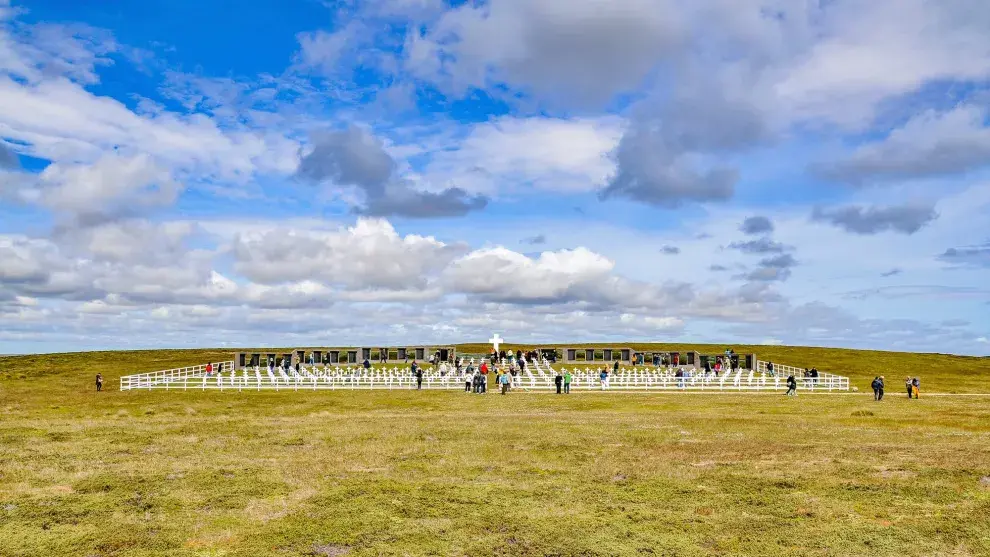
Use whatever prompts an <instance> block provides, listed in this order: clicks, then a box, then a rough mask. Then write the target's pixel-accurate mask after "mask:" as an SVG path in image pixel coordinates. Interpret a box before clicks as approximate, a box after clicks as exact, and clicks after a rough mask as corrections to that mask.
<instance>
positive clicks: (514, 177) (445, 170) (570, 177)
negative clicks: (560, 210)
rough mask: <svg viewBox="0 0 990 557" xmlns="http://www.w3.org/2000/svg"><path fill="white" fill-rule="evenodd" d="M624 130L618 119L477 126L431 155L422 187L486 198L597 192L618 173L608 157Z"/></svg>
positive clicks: (504, 122) (521, 121)
mask: <svg viewBox="0 0 990 557" xmlns="http://www.w3.org/2000/svg"><path fill="white" fill-rule="evenodd" d="M622 126H623V123H622V121H621V120H620V119H617V118H602V119H570V120H568V119H557V118H511V117H505V118H501V119H499V120H496V121H494V122H489V123H483V124H478V125H476V126H474V128H473V129H472V130H471V131H470V133H468V135H467V137H465V138H463V139H462V140H460V141H458V142H457V143H456V144H455V145H454V146H453V147H452V148H444V149H442V150H439V151H436V152H435V153H434V154H433V156H432V158H431V161H430V163H429V164H428V165H427V167H426V169H425V170H424V172H423V174H424V175H425V176H424V177H425V180H424V182H425V184H434V185H435V186H441V185H444V186H459V187H461V188H464V189H466V190H468V191H472V192H480V193H486V194H495V193H499V192H503V193H509V192H522V191H526V190H527V189H530V188H537V189H541V190H547V191H557V192H588V191H594V190H596V189H598V188H600V187H601V186H602V185H603V184H604V183H605V181H606V180H607V178H608V177H609V176H610V175H611V174H612V173H613V172H614V170H615V163H614V162H613V161H612V160H611V159H610V157H609V154H610V153H611V151H612V150H613V149H614V148H615V146H616V145H617V143H618V140H619V137H620V136H621V134H622Z"/></svg>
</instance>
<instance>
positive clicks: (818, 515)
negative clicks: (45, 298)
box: [0, 344, 990, 557]
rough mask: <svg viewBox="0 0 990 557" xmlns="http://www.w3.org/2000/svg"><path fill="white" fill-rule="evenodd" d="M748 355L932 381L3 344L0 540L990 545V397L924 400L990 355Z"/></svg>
mask: <svg viewBox="0 0 990 557" xmlns="http://www.w3.org/2000/svg"><path fill="white" fill-rule="evenodd" d="M603 346H604V345H603ZM632 347H633V348H635V349H648V350H654V349H655V350H659V349H668V350H682V351H683V350H688V349H697V350H699V351H702V352H714V351H719V350H722V349H723V348H724V347H711V346H697V345H695V346H687V345H642V344H634V345H633V346H632ZM510 348H515V346H514V345H513V346H510ZM734 348H735V349H736V350H737V351H738V352H740V353H745V352H748V351H750V350H752V351H753V352H755V353H757V354H759V355H760V357H761V358H763V357H769V358H771V359H773V360H775V361H778V362H780V363H785V364H791V365H797V366H801V367H807V366H817V367H819V368H820V369H822V370H826V371H835V372H837V373H843V374H846V375H849V376H851V377H853V379H854V381H855V382H856V383H857V384H858V385H859V386H860V387H861V389H862V388H865V387H866V386H867V383H868V381H869V379H872V377H873V375H875V374H877V373H884V374H886V375H887V376H888V377H891V376H894V377H895V378H896V377H897V376H898V373H897V372H892V371H891V369H897V370H900V371H899V373H900V374H903V373H904V371H903V370H904V369H906V368H909V369H915V370H928V371H915V372H913V373H918V374H919V375H921V377H922V378H923V381H924V383H923V385H924V386H925V387H926V388H925V389H924V390H923V393H924V394H923V396H922V398H921V399H920V400H908V399H907V398H906V397H905V396H903V395H902V394H901V393H900V391H899V390H898V389H892V391H891V392H890V393H889V395H888V398H887V399H885V400H884V401H882V402H879V403H878V402H874V401H873V400H872V397H871V394H870V393H859V394H854V395H850V396H807V395H804V396H799V397H797V398H788V397H784V396H780V395H779V393H778V394H777V395H771V394H766V395H760V396H745V395H734V394H704V395H680V394H673V393H671V394H664V395H656V394H610V393H601V392H594V391H592V392H584V393H577V394H574V395H569V396H563V395H562V396H557V395H553V394H550V393H543V394H525V393H516V392H513V393H510V394H509V395H507V396H501V395H497V394H489V395H486V396H481V395H471V394H465V393H463V392H453V391H421V392H416V391H392V392H390V391H322V392H281V393H276V392H270V391H269V392H250V393H237V392H233V391H228V392H217V391H206V392H196V391H191V392H185V393H176V392H162V391H154V392H128V393H121V392H114V391H115V389H116V384H115V383H116V379H117V377H119V376H120V375H123V374H128V373H135V372H140V371H153V370H158V369H163V368H171V367H177V366H183V365H189V364H195V363H201V362H205V361H208V360H213V361H216V360H221V359H222V360H226V359H229V358H230V357H231V354H232V352H231V351H230V350H152V351H122V352H91V353H80V354H56V355H35V356H16V357H5V358H0V378H2V380H0V415H2V416H3V417H2V419H0V555H2V556H4V557H7V556H10V557H35V556H39V557H40V556H46V557H47V556H49V555H80V556H97V555H98V556H114V557H146V556H152V555H169V556H177V557H178V556H181V557H187V556H188V557H201V556H224V557H239V556H244V557H247V556H251V557H256V556H272V557H306V556H310V557H311V556H340V555H348V556H351V557H360V556H364V555H369V556H370V555H464V556H482V557H495V556H500V555H520V556H534V557H536V556H544V555H558V556H599V555H600V556H606V555H608V556H612V555H619V556H634V555H686V556H708V555H721V556H729V555H741V556H742V555H746V556H748V555H752V556H774V557H776V556H816V557H817V556H825V555H842V556H859V555H862V556H871V557H872V556H881V557H895V556H896V557H911V556H919V557H920V556H929V555H946V556H949V555H957V556H969V555H990V523H988V522H987V521H986V517H987V516H988V515H990V409H988V406H987V401H988V400H990V399H988V398H986V397H929V396H925V395H927V394H929V393H931V392H933V391H950V392H951V391H957V392H975V391H984V392H986V391H987V389H986V388H984V387H985V384H986V383H987V381H988V379H990V374H988V361H987V360H986V359H980V358H964V357H956V356H943V355H929V354H899V353H886V352H865V351H853V350H836V349H818V348H798V347H741V346H735V347H734ZM460 349H461V350H462V351H467V352H476V353H477V352H484V351H485V349H486V346H484V345H473V346H472V345H465V346H462V347H460ZM97 372H100V373H103V375H104V376H105V377H106V378H107V380H108V387H109V389H108V391H109V392H103V393H96V392H94V389H93V386H92V379H93V376H94V375H95V374H96V373H97ZM895 386H896V382H895ZM981 517H983V518H981Z"/></svg>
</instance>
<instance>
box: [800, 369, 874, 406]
mask: <svg viewBox="0 0 990 557" xmlns="http://www.w3.org/2000/svg"><path fill="white" fill-rule="evenodd" d="M815 381H816V382H817V381H818V370H817V369H816V370H815ZM883 383H884V377H883V375H881V376H880V391H879V393H880V396H878V397H877V400H883Z"/></svg>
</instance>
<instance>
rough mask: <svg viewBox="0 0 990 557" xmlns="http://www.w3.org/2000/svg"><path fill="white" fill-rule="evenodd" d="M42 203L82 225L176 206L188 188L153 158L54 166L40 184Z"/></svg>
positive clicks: (117, 158)
mask: <svg viewBox="0 0 990 557" xmlns="http://www.w3.org/2000/svg"><path fill="white" fill-rule="evenodd" d="M38 186H39V191H38V203H40V204H41V205H44V206H46V207H48V208H50V209H52V210H53V211H55V212H56V213H60V214H64V215H69V216H71V217H72V218H73V219H76V220H78V221H80V222H99V221H103V220H109V219H114V218H117V217H120V216H127V215H133V214H138V213H140V212H142V211H144V210H147V209H151V208H155V207H162V206H166V205H171V204H172V203H174V202H175V200H176V199H177V198H178V196H179V193H180V192H181V191H182V186H181V184H179V183H178V182H176V181H174V180H173V179H172V177H171V174H170V173H169V171H168V170H167V169H166V168H164V167H162V166H161V165H159V164H158V163H156V162H155V161H154V160H152V159H151V157H149V156H147V155H136V156H133V157H123V156H118V155H106V156H104V157H102V158H100V160H98V161H97V162H96V163H94V164H92V165H83V164H80V165H62V164H53V165H50V166H49V167H48V168H46V169H45V170H44V171H43V172H42V173H41V175H40V177H39V180H38Z"/></svg>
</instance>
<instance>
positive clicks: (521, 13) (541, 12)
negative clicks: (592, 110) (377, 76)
mask: <svg viewBox="0 0 990 557" xmlns="http://www.w3.org/2000/svg"><path fill="white" fill-rule="evenodd" d="M678 19H679V15H678V11H677V10H676V9H674V6H673V4H672V3H670V4H669V5H668V3H667V2H661V4H660V5H657V3H656V2H654V1H651V0H624V1H622V2H617V3H610V4H607V5H606V4H600V3H597V2H569V1H566V0H540V1H528V0H507V1H501V2H493V3H490V4H486V5H474V4H471V3H468V4H464V5H462V6H460V7H458V8H456V9H454V10H451V11H449V12H447V13H445V14H444V15H443V16H442V17H441V18H440V19H439V21H437V22H436V24H435V25H432V26H430V27H429V28H428V29H427V31H426V32H425V33H423V32H421V31H420V30H419V29H416V30H414V31H411V37H410V40H409V43H412V45H414V48H408V54H407V60H406V64H407V66H408V67H409V69H410V71H412V72H413V73H414V75H416V76H417V77H419V78H420V79H427V80H430V81H432V82H433V83H437V84H439V85H440V86H441V87H443V88H444V89H446V90H449V91H453V92H455V93H456V92H461V91H464V90H466V89H467V88H469V87H478V88H486V87H487V86H489V85H491V84H493V83H497V82H501V81H507V82H510V83H512V84H514V85H516V86H518V87H520V88H523V89H531V90H533V91H534V92H535V93H536V94H538V95H540V96H543V97H548V96H549V97H555V98H563V97H565V96H566V97H567V98H568V99H572V100H573V101H574V102H577V103H579V104H582V105H589V104H595V103H601V102H604V101H607V100H609V98H611V97H612V96H613V95H615V94H616V93H618V92H621V91H628V90H631V89H633V88H635V87H637V86H639V85H640V84H641V83H642V82H643V80H644V78H646V77H647V74H648V73H649V72H650V70H651V69H653V68H654V67H655V66H656V65H657V63H658V62H659V61H661V60H662V59H663V58H664V56H665V54H668V53H671V52H673V51H674V50H675V49H676V48H677V47H678V44H679V43H680V41H681V37H682V30H683V26H682V24H681V23H680V22H679V21H678ZM409 43H407V44H409Z"/></svg>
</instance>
